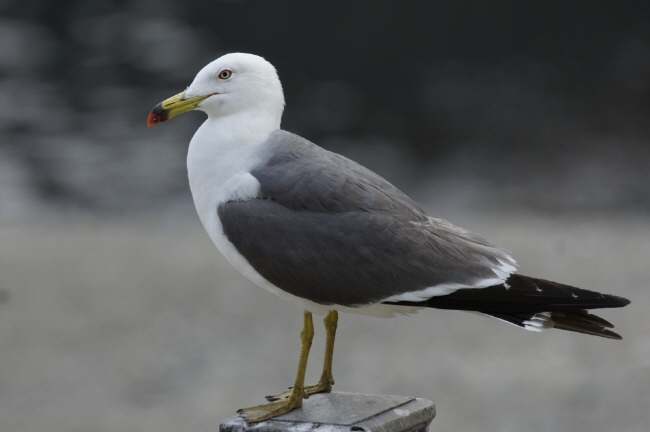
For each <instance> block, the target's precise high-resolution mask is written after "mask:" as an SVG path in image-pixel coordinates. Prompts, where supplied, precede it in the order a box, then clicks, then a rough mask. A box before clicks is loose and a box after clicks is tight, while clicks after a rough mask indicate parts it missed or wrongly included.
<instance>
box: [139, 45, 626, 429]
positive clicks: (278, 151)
mask: <svg viewBox="0 0 650 432" xmlns="http://www.w3.org/2000/svg"><path fill="white" fill-rule="evenodd" d="M283 109H284V95H283V92H282V85H281V84H280V80H279V78H278V74H277V72H276V70H275V68H274V67H273V66H272V65H271V64H270V63H269V62H267V61H266V60H264V59H263V58H262V57H259V56H256V55H251V54H241V53H235V54H227V55H224V56H223V57H220V58H219V59H217V60H215V61H213V62H212V63H210V64H208V65H207V66H206V67H204V68H203V69H202V70H201V71H200V72H199V73H198V74H197V76H196V78H195V79H194V81H193V82H192V84H191V85H190V86H189V87H188V88H187V90H185V91H184V92H182V93H180V94H178V95H176V96H173V97H171V98H169V99H167V100H165V101H164V102H162V103H160V104H159V105H157V106H156V107H155V108H154V109H153V111H152V112H151V114H150V115H149V119H148V125H150V126H151V125H153V124H156V123H160V122H164V121H167V120H169V119H171V118H172V117H174V116H175V115H177V114H181V113H183V112H186V111H190V110H200V111H204V112H205V113H207V115H208V119H207V120H206V121H205V122H204V123H203V124H202V125H201V127H200V128H199V129H198V130H197V131H196V133H195V134H194V137H193V138H192V141H191V142H190V147H189V153H188V156H187V167H188V171H189V180H190V187H191V190H192V196H193V197H194V203H195V204H196V210H197V212H198V214H199V217H200V219H201V222H203V226H204V227H205V229H206V230H207V232H208V234H209V235H210V238H211V239H212V241H213V242H214V244H215V245H216V246H217V248H218V249H219V250H220V251H221V253H223V255H224V256H225V257H226V258H227V259H228V261H229V262H230V263H231V264H232V265H233V266H235V268H237V269H238V270H239V271H240V272H241V273H242V274H243V275H244V276H246V277H247V278H248V279H250V280H251V281H253V282H254V283H256V284H257V285H259V286H261V287H262V288H265V289H267V290H269V291H271V292H273V293H275V294H277V295H279V296H280V297H282V298H285V299H287V300H290V301H292V302H294V303H295V304H297V305H298V306H300V307H301V308H303V309H304V328H303V331H302V333H301V339H302V348H301V353H300V362H299V367H298V373H297V376H296V380H295V383H294V386H293V388H292V389H291V390H289V391H287V392H284V393H281V394H279V395H276V396H273V397H268V399H269V400H271V401H272V402H270V403H267V404H265V405H259V406H255V407H250V408H245V409H243V410H240V411H239V412H240V413H241V414H242V415H244V416H245V417H246V418H247V420H248V421H250V422H258V421H261V420H265V419H268V418H271V417H275V416H277V415H280V414H283V413H285V412H287V411H289V410H291V409H293V408H296V407H300V406H301V404H302V399H303V397H305V396H306V395H308V394H313V393H318V392H329V391H331V389H332V385H333V384H334V379H333V377H332V354H333V348H334V336H335V332H336V325H337V320H338V313H337V311H346V312H355V313H362V314H370V315H378V316H392V315H394V314H395V313H411V312H414V311H416V310H418V309H421V308H440V309H457V310H464V311H473V312H479V313H482V314H485V315H490V316H493V317H495V318H498V319H500V320H503V321H506V322H509V323H511V324H515V325H517V326H519V327H522V328H524V329H527V330H532V331H541V330H542V329H546V328H551V327H555V328H559V329H563V330H571V331H576V332H580V333H587V334H592V335H597V336H603V337H606V338H612V339H620V336H619V335H617V334H616V333H614V332H612V331H610V330H608V328H611V327H612V325H611V324H610V323H608V322H607V321H605V320H603V319H602V318H599V317H597V316H595V315H592V314H590V313H588V312H587V311H586V310H587V309H594V308H612V307H621V306H625V305H627V304H628V303H629V301H628V300H626V299H623V298H621V297H617V296H613V295H608V294H600V293H596V292H593V291H587V290H583V289H579V288H574V287H571V286H567V285H562V284H559V283H555V282H550V281H546V280H542V279H535V278H531V277H528V276H522V275H519V274H516V273H515V270H516V269H515V265H516V263H515V261H514V260H513V259H512V257H511V256H510V254H509V253H508V252H506V251H505V250H504V249H501V248H499V247H498V246H495V245H494V244H492V243H491V242H489V241H487V240H485V239H484V238H482V237H480V236H478V235H476V234H473V233H471V232H469V231H466V230H464V229H462V228H458V227H455V226H453V225H451V224H450V223H448V222H446V221H444V220H441V219H435V218H432V217H430V216H428V215H427V214H426V213H425V212H424V211H423V210H422V209H421V208H420V207H419V206H418V205H417V204H416V203H415V202H413V201H412V200H411V199H410V198H409V197H407V196H406V195H405V194H404V193H402V192H401V191H400V190H399V189H397V188H396V187H395V186H393V185H392V184H390V183H388V182H387V181H386V180H384V179H383V178H381V177H380V176H378V175H377V174H375V173H373V172H372V171H370V170H368V169H366V168H364V167H363V166H361V165H358V164H356V163H355V162H353V161H351V160H349V159H346V158H345V157H343V156H340V155H338V154H335V153H331V152H328V151H326V150H323V149H322V148H320V147H318V146H317V145H315V144H313V143H311V142H309V141H307V140H306V139H304V138H301V137H299V136H297V135H294V134H292V133H289V132H286V131H283V130H281V129H280V119H281V117H282V111H283ZM312 312H313V313H317V314H324V315H325V319H324V322H325V328H326V332H327V341H326V350H325V351H326V352H325V361H324V366H323V373H322V376H321V378H320V380H319V381H318V383H317V384H316V385H314V386H304V378H305V368H306V365H307V357H308V354H309V348H310V346H311V340H312V337H313V323H312V315H311V313H312Z"/></svg>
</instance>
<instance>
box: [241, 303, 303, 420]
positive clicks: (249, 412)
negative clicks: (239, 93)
mask: <svg viewBox="0 0 650 432" xmlns="http://www.w3.org/2000/svg"><path fill="white" fill-rule="evenodd" d="M313 338H314V322H313V321H312V317H311V312H307V311H305V312H304V323H303V328H302V332H301V333H300V341H301V345H300V360H299V361H298V372H297V373H296V381H295V382H294V384H293V388H292V389H291V391H290V392H289V395H288V397H287V398H284V399H282V400H278V401H276V402H270V403H267V404H264V405H257V406H253V407H248V408H242V409H240V410H239V411H237V412H238V413H239V414H240V415H242V416H243V417H244V418H246V421H247V422H249V423H257V422H261V421H263V420H268V419H270V418H273V417H277V416H279V415H282V414H285V413H287V412H289V411H291V410H292V409H294V408H299V407H301V406H302V400H303V398H305V397H307V394H306V393H305V371H306V370H307V359H308V358H309V350H310V348H311V342H312V339H313Z"/></svg>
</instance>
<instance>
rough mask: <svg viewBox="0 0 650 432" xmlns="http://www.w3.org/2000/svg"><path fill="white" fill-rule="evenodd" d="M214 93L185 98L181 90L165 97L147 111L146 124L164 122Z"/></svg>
mask: <svg viewBox="0 0 650 432" xmlns="http://www.w3.org/2000/svg"><path fill="white" fill-rule="evenodd" d="M214 94H216V93H211V94H208V95H205V96H196V97H191V98H187V99H186V98H185V92H182V93H179V94H177V95H175V96H172V97H170V98H169V99H165V100H164V101H162V102H160V103H159V104H158V105H156V106H155V107H153V110H151V113H149V117H148V118H147V126H153V125H155V124H158V123H163V122H166V121H167V120H169V119H170V118H172V117H176V116H177V115H179V114H183V113H184V112H187V111H191V110H193V109H194V108H196V106H197V105H198V104H199V103H200V102H201V101H204V100H205V99H207V98H209V97H210V96H212V95H214Z"/></svg>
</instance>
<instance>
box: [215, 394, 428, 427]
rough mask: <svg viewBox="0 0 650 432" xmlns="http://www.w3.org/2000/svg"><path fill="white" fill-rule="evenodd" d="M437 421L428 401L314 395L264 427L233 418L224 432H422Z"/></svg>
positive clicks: (224, 425) (392, 397)
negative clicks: (315, 431) (313, 431)
mask: <svg viewBox="0 0 650 432" xmlns="http://www.w3.org/2000/svg"><path fill="white" fill-rule="evenodd" d="M434 417H435V407H434V405H433V403H432V402H431V401H428V400H426V399H420V398H412V397H405V396H384V395H366V394H359V393H342V392H334V393H321V394H316V395H313V396H311V397H310V398H309V399H306V400H305V401H303V406H302V408H298V409H295V410H293V411H291V412H289V413H287V414H284V415H281V416H279V417H276V418H273V419H271V420H267V421H263V422H260V423H253V424H250V425H248V424H246V422H245V421H244V420H243V419H242V418H241V417H239V416H237V417H232V418H230V419H228V420H227V421H225V422H224V423H222V424H221V426H220V432H253V431H254V432H307V431H311V430H318V431H321V432H420V431H426V430H427V429H428V426H429V423H431V420H433V418H434Z"/></svg>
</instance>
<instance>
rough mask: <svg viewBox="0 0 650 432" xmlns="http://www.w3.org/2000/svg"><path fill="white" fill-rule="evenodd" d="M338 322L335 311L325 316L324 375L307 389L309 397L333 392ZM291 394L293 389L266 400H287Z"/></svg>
mask: <svg viewBox="0 0 650 432" xmlns="http://www.w3.org/2000/svg"><path fill="white" fill-rule="evenodd" d="M338 321H339V313H338V312H337V311H335V310H331V311H329V312H328V313H327V315H325V318H323V323H324V324H325V332H326V339H325V359H324V361H323V373H322V374H321V376H320V379H319V380H318V383H316V384H315V385H310V386H306V387H305V393H306V394H307V395H308V396H309V395H313V394H316V393H329V392H331V391H332V386H333V385H334V375H333V374H332V359H333V358H334V339H335V338H336V327H337V324H338ZM291 392H292V389H289V390H287V391H285V392H282V393H280V394H277V395H273V396H267V397H266V399H267V400H269V401H277V400H281V399H287V398H289V397H290V396H291Z"/></svg>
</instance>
